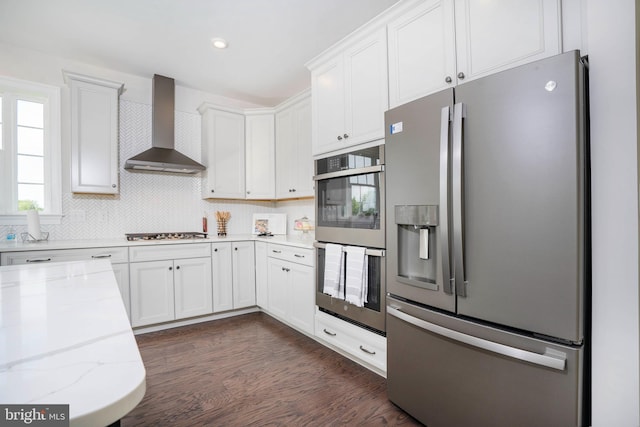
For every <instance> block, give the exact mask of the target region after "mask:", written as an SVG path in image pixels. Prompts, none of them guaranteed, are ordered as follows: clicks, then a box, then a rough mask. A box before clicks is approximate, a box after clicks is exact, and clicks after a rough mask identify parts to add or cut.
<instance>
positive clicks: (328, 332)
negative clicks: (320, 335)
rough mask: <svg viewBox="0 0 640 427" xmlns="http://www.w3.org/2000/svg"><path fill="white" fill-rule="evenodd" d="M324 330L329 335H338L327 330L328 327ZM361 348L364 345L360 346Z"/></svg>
mask: <svg viewBox="0 0 640 427" xmlns="http://www.w3.org/2000/svg"><path fill="white" fill-rule="evenodd" d="M323 331H324V333H325V334H327V335H329V336H330V337H335V336H336V335H337V334H336V333H335V332H330V331H327V328H324V329H323ZM360 348H362V347H360Z"/></svg>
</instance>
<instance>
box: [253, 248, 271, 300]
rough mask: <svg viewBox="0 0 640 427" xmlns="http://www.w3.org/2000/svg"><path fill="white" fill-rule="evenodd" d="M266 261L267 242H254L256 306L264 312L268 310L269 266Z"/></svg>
mask: <svg viewBox="0 0 640 427" xmlns="http://www.w3.org/2000/svg"><path fill="white" fill-rule="evenodd" d="M267 260H268V259H267V242H255V265H256V305H257V306H258V307H262V308H263V309H265V310H268V309H269V293H268V292H269V288H268V286H269V266H268V263H267Z"/></svg>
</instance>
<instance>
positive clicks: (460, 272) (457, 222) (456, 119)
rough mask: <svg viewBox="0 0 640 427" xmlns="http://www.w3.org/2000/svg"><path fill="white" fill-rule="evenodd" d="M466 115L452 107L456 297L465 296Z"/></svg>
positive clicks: (456, 106)
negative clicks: (464, 151)
mask: <svg viewBox="0 0 640 427" xmlns="http://www.w3.org/2000/svg"><path fill="white" fill-rule="evenodd" d="M465 115H466V108H465V105H464V104H462V103H457V104H455V105H454V106H453V143H452V153H451V155H452V163H453V164H452V166H451V169H452V177H451V182H452V203H451V205H452V208H453V268H454V274H453V277H454V282H455V285H456V295H458V296H461V297H466V296H467V289H466V284H467V282H466V281H465V271H464V247H463V244H464V234H463V233H464V230H463V228H462V227H463V219H462V215H463V212H462V201H463V188H462V186H463V182H462V160H463V159H462V119H463V118H464V117H465Z"/></svg>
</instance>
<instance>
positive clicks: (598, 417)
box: [586, 0, 640, 427]
mask: <svg viewBox="0 0 640 427" xmlns="http://www.w3.org/2000/svg"><path fill="white" fill-rule="evenodd" d="M634 4H635V6H634ZM586 5H587V27H588V28H587V34H588V36H587V38H588V39H587V45H588V48H589V52H588V53H589V63H590V65H591V67H590V70H591V72H590V78H591V85H590V95H591V147H592V156H591V157H592V160H591V162H592V187H593V188H592V206H593V208H592V214H593V393H592V396H593V410H592V414H593V425H594V426H599V427H609V426H616V427H625V426H628V427H637V426H639V425H640V413H639V408H638V406H639V403H638V402H639V399H640V396H639V392H640V382H639V369H640V366H639V363H640V358H639V345H640V343H639V316H638V306H639V295H638V187H637V182H638V179H637V178H638V160H637V159H638V153H637V141H638V135H637V99H636V84H637V81H638V80H637V68H636V56H635V52H636V45H635V39H636V35H635V31H636V30H635V7H637V2H634V0H616V1H602V0H587V1H586Z"/></svg>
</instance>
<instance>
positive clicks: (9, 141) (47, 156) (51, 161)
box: [0, 76, 62, 225]
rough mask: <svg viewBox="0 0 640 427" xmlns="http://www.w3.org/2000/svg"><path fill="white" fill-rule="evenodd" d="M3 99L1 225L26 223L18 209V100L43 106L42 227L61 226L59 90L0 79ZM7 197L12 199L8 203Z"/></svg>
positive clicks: (7, 78) (53, 87)
mask: <svg viewBox="0 0 640 427" xmlns="http://www.w3.org/2000/svg"><path fill="white" fill-rule="evenodd" d="M0 97H2V115H3V117H2V141H3V142H2V144H3V145H2V147H3V148H2V149H0V167H1V168H0V195H2V196H1V197H2V199H3V200H1V201H0V223H1V224H5V225H20V224H25V221H26V220H25V217H26V212H20V211H17V210H15V211H8V210H7V211H5V210H4V209H5V207H6V206H11V205H13V206H15V207H16V209H17V203H18V200H17V179H18V177H17V135H16V134H17V132H16V122H17V118H16V105H17V103H16V101H17V100H18V99H23V100H27V101H37V102H43V104H44V186H45V190H44V191H45V209H44V210H43V211H40V218H41V223H42V224H60V221H61V218H62V176H61V175H62V143H61V139H62V138H61V104H60V88H59V87H57V86H51V85H47V84H42V83H36V82H31V81H26V80H20V79H16V78H12V77H6V76H0ZM7 195H8V197H9V199H10V200H8V203H6V202H7Z"/></svg>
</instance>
